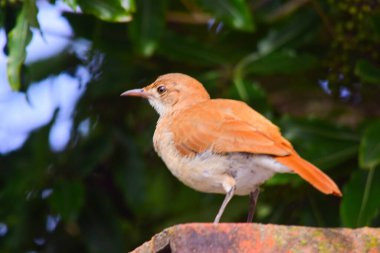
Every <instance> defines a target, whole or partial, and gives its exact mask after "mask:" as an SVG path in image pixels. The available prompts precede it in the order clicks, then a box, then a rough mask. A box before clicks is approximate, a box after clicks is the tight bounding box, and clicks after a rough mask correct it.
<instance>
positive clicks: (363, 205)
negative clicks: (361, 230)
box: [356, 168, 375, 225]
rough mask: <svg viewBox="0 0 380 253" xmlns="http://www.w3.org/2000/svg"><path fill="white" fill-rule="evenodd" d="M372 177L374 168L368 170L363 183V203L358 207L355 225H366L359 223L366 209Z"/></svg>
mask: <svg viewBox="0 0 380 253" xmlns="http://www.w3.org/2000/svg"><path fill="white" fill-rule="evenodd" d="M374 175H375V168H371V169H370V170H369V173H368V176H367V181H366V183H365V189H364V194H363V201H362V204H361V206H360V212H359V217H358V220H357V223H356V225H368V224H360V221H361V220H362V216H363V213H364V209H365V208H366V206H367V203H368V198H369V192H370V190H371V187H372V182H373V177H374Z"/></svg>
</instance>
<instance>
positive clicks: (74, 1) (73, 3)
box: [63, 0, 78, 10]
mask: <svg viewBox="0 0 380 253" xmlns="http://www.w3.org/2000/svg"><path fill="white" fill-rule="evenodd" d="M63 1H64V2H65V3H66V4H67V5H68V6H69V7H70V8H71V9H73V10H76V9H77V7H78V0H63Z"/></svg>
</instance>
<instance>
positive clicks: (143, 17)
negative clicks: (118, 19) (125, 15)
mask: <svg viewBox="0 0 380 253" xmlns="http://www.w3.org/2000/svg"><path fill="white" fill-rule="evenodd" d="M165 7H166V1H165V0H144V1H137V12H136V13H135V14H134V15H133V22H132V23H131V24H130V27H129V36H130V38H131V40H132V42H133V43H134V46H135V48H136V49H137V52H138V53H139V54H141V55H143V56H151V55H152V54H153V53H154V51H155V50H156V48H157V46H158V41H159V39H160V38H161V36H162V33H163V31H164V27H165Z"/></svg>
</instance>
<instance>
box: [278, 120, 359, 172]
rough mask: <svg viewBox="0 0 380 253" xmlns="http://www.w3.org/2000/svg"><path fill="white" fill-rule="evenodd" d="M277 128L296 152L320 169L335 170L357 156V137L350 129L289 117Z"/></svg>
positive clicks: (318, 121)
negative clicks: (279, 128)
mask: <svg viewBox="0 0 380 253" xmlns="http://www.w3.org/2000/svg"><path fill="white" fill-rule="evenodd" d="M279 124H280V126H281V128H282V130H283V134H284V136H285V137H286V138H287V139H289V140H290V141H291V142H292V143H293V144H294V146H295V148H296V150H297V151H298V152H299V153H300V154H301V155H302V156H303V157H304V158H305V159H307V160H309V161H310V162H312V163H313V164H315V165H317V166H318V167H320V168H321V169H326V168H331V167H334V166H336V165H338V164H340V163H342V162H345V161H347V159H350V158H353V157H356V155H357V150H358V146H359V137H358V136H357V134H356V133H355V132H353V131H352V130H350V129H349V128H346V127H339V126H334V125H331V124H329V123H327V122H324V121H320V120H315V119H295V118H291V117H284V118H283V119H281V121H280V122H279Z"/></svg>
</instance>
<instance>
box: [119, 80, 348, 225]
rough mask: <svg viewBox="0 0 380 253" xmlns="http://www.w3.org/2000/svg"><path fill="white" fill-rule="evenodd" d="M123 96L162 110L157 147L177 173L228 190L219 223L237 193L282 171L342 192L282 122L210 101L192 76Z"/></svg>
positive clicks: (210, 188)
mask: <svg viewBox="0 0 380 253" xmlns="http://www.w3.org/2000/svg"><path fill="white" fill-rule="evenodd" d="M123 95H128V96H141V97H145V98H148V100H149V102H150V103H151V105H152V106H153V107H154V108H155V109H156V110H157V112H158V113H159V114H160V119H159V121H158V123H157V127H156V131H155V134H154V146H155V149H156V151H157V152H158V154H159V155H160V156H161V157H162V159H163V160H164V162H165V163H166V165H167V166H168V168H169V169H170V170H171V172H172V173H173V174H174V175H175V176H176V177H178V178H179V179H180V180H181V181H182V182H184V183H185V184H186V185H188V186H190V187H192V188H194V189H197V190H200V191H205V192H216V193H222V192H225V193H227V196H226V199H225V201H224V203H223V205H222V208H221V210H220V211H219V213H218V217H217V218H216V219H215V221H216V222H218V221H219V218H220V216H221V213H222V212H223V210H224V207H225V205H226V204H227V203H228V201H229V200H230V198H231V197H232V196H233V194H234V193H236V194H240V195H245V194H248V193H249V192H253V191H255V189H257V187H258V185H259V184H261V183H263V182H264V181H265V180H267V179H268V178H269V177H271V176H272V175H273V174H274V173H276V172H281V173H283V172H295V173H297V174H298V175H300V176H301V177H302V178H303V179H305V180H306V181H308V182H309V183H310V184H311V185H313V186H314V187H315V188H317V189H318V190H320V191H321V192H323V193H325V194H334V195H337V196H341V195H342V194H341V192H340V190H339V188H338V187H337V185H336V184H335V183H334V181H333V180H331V179H330V178H329V177H328V176H327V175H326V174H325V173H323V172H322V171H321V170H319V169H318V168H317V167H315V166H314V165H312V164H311V163H309V162H307V161H306V160H304V159H302V158H301V157H300V156H299V155H298V154H297V152H296V151H295V150H294V149H293V147H292V145H291V144H290V142H289V141H288V140H286V139H285V138H284V137H283V136H282V135H281V133H280V130H279V128H278V127H277V126H276V125H274V124H273V123H272V122H270V121H269V120H268V119H266V118H265V117H264V116H262V115H261V114H259V113H258V112H256V111H255V110H253V109H252V108H250V107H249V106H248V105H247V104H245V103H244V102H240V101H235V100H228V99H210V97H209V95H208V93H207V91H206V90H205V89H204V87H203V86H202V84H201V83H199V82H198V81H197V80H195V79H193V78H191V77H189V76H187V75H183V74H167V75H164V76H161V77H159V78H158V79H157V80H156V81H155V82H154V83H152V84H151V85H149V86H147V87H145V88H143V89H141V90H132V91H127V92H125V93H123ZM246 167H252V168H246ZM250 177H251V178H250ZM249 180H251V181H249ZM250 182H252V183H251V184H252V185H251V186H250ZM235 191H236V192H235Z"/></svg>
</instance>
